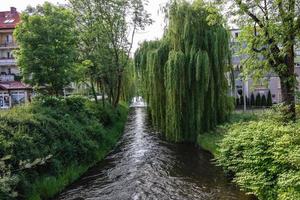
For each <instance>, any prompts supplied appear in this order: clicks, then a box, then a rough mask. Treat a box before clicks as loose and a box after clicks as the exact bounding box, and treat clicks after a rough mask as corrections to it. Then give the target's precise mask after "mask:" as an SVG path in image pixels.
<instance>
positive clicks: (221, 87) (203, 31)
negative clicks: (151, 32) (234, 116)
mask: <svg viewBox="0 0 300 200" xmlns="http://www.w3.org/2000/svg"><path fill="white" fill-rule="evenodd" d="M210 14H211V13H210V11H208V9H207V8H205V6H204V4H203V3H202V2H201V1H196V2H194V3H193V4H190V3H187V2H185V1H180V2H178V1H175V2H174V3H172V4H171V6H170V10H169V26H168V29H167V31H166V33H165V36H164V37H163V39H162V40H159V41H152V42H144V43H143V44H142V45H141V46H140V48H139V49H138V50H137V52H136V53H135V65H136V68H137V71H138V73H139V76H140V77H141V79H142V81H141V82H142V88H143V96H144V97H145V98H146V101H147V102H148V104H149V111H150V114H151V119H152V122H153V125H154V126H155V127H156V128H157V129H159V130H161V131H162V132H164V134H165V136H166V138H167V139H170V140H173V141H195V140H196V138H197V134H199V133H201V132H204V131H208V130H210V129H212V128H214V127H215V126H216V125H217V124H218V123H221V122H223V121H224V120H226V117H227V116H228V114H229V112H230V110H231V108H232V106H230V104H231V101H230V100H229V98H228V97H227V91H228V89H227V80H226V78H225V73H226V72H227V71H228V70H227V69H228V68H229V63H230V62H229V61H230V59H229V58H230V56H229V45H228V41H229V35H228V33H227V31H226V30H225V28H224V27H223V26H222V25H221V24H220V23H211V22H209V21H208V19H209V18H211V16H210Z"/></svg>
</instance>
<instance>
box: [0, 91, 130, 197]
mask: <svg viewBox="0 0 300 200" xmlns="http://www.w3.org/2000/svg"><path fill="white" fill-rule="evenodd" d="M126 111H127V109H126V108H125V107H124V106H120V107H119V108H116V109H113V108H112V107H111V106H109V105H106V107H105V108H102V106H101V105H96V104H95V103H92V102H90V101H88V100H87V99H84V98H82V97H70V98H66V99H62V98H56V97H39V98H38V100H36V101H35V102H34V103H33V104H31V105H27V106H23V107H16V108H14V109H12V110H10V111H6V112H3V113H0V121H1V124H0V159H1V158H3V157H6V156H8V155H10V158H9V159H6V160H5V161H3V162H0V168H2V167H1V165H3V166H4V165H5V166H10V169H11V171H13V175H14V176H13V177H15V176H17V178H18V180H19V182H18V184H17V185H15V186H14V185H12V188H16V191H18V193H19V197H18V199H23V198H25V199H28V198H29V197H30V196H32V195H33V193H35V192H36V191H38V190H37V189H36V188H35V187H38V188H39V191H40V193H44V190H45V188H44V190H42V189H41V186H42V185H45V186H46V185H47V183H48V184H50V182H53V180H56V177H59V176H60V175H61V174H63V173H65V172H66V171H65V170H66V169H67V168H68V167H69V166H80V165H82V164H83V165H84V168H85V166H89V165H91V164H93V163H95V162H96V161H98V160H99V159H100V157H99V156H103V152H107V151H108V150H109V149H110V148H111V147H112V146H113V145H114V144H115V142H116V138H118V136H119V135H120V133H121V131H122V128H123V125H124V123H125V121H126V115H127V112H126ZM108 122H109V123H108ZM49 155H50V156H51V159H49V160H46V161H45V163H44V164H43V165H36V166H34V167H29V168H25V169H24V170H18V169H19V168H20V161H26V162H28V163H31V162H33V163H34V162H35V160H36V159H37V158H40V159H43V158H47V157H49ZM1 163H2V164H1ZM14 171H16V172H17V173H16V172H14ZM0 175H1V176H0V182H1V181H3V178H2V177H4V175H5V174H4V173H3V172H0ZM43 177H44V178H43ZM44 179H45V180H46V181H44ZM48 180H49V181H50V182H49V181H48ZM36 181H40V182H43V184H42V185H41V184H40V185H39V186H38V185H37V184H35V182H36ZM60 181H63V183H64V184H68V181H64V180H63V179H61V180H60ZM64 186H66V185H64ZM0 187H2V185H1V184H0ZM7 188H9V187H7ZM52 188H53V189H52V190H53V191H51V192H49V195H50V194H51V195H53V194H54V191H56V192H57V189H58V187H55V186H54V185H53V187H52ZM3 191H4V190H2V188H1V190H0V199H11V198H12V197H11V196H12V195H11V194H14V193H13V191H10V192H8V191H7V192H5V191H4V192H3ZM36 195H40V194H39V193H38V194H36ZM49 197H51V196H47V195H45V194H43V196H41V198H43V199H44V198H49Z"/></svg>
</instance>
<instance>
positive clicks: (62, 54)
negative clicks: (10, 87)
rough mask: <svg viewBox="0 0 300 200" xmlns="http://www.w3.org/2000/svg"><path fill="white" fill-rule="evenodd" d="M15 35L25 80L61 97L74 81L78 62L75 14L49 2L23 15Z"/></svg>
mask: <svg viewBox="0 0 300 200" xmlns="http://www.w3.org/2000/svg"><path fill="white" fill-rule="evenodd" d="M14 34H15V36H16V39H17V42H18V45H19V47H20V48H19V50H17V52H16V53H17V61H18V65H19V66H20V68H21V72H22V75H23V78H24V80H25V81H26V82H28V83H30V84H31V85H32V86H36V87H38V88H41V87H43V88H44V87H45V88H46V90H45V91H47V92H48V94H50V95H59V94H61V93H62V91H63V88H64V87H65V86H67V85H68V84H69V83H70V82H71V81H72V75H73V69H74V63H75V59H76V32H75V18H74V15H73V13H72V12H71V11H70V10H68V9H66V8H63V7H60V6H55V5H52V4H50V3H45V4H44V5H42V6H37V7H36V8H32V7H31V8H29V9H27V11H26V12H24V13H22V16H21V23H20V24H19V25H18V26H17V28H16V30H15V33H14Z"/></svg>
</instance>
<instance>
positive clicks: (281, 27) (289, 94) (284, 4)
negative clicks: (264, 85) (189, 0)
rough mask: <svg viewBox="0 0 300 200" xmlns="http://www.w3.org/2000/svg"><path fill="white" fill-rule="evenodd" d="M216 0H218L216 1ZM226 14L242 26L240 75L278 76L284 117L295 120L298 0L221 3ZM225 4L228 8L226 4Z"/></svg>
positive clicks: (299, 18)
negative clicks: (235, 16)
mask: <svg viewBox="0 0 300 200" xmlns="http://www.w3.org/2000/svg"><path fill="white" fill-rule="evenodd" d="M217 1H220V0H217ZM223 3H224V4H227V5H226V6H228V7H230V9H229V10H230V13H234V14H235V15H238V17H237V18H236V20H237V22H238V24H239V25H240V26H241V27H243V34H242V37H241V38H240V40H241V42H242V45H243V43H246V44H247V47H246V48H245V49H244V50H243V53H244V54H247V55H248V56H247V58H246V60H245V62H244V69H245V70H244V73H245V74H248V75H251V76H256V75H259V76H260V77H261V76H262V75H264V74H265V73H266V72H267V71H270V70H271V71H273V72H275V73H277V74H278V76H279V77H280V83H281V93H282V100H283V102H284V103H285V105H286V106H287V110H286V112H287V113H286V114H287V115H286V116H289V117H288V118H289V120H295V118H296V113H295V88H296V82H297V80H296V76H295V72H294V69H295V62H294V60H295V52H294V51H295V45H296V43H297V42H298V41H299V39H300V38H299V36H300V1H299V0H230V1H223ZM228 4H229V5H228Z"/></svg>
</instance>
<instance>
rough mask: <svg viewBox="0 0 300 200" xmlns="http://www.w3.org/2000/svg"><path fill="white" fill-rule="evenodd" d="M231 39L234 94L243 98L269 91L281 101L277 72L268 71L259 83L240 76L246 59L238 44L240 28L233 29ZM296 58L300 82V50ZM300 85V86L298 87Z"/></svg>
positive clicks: (274, 99) (296, 71)
mask: <svg viewBox="0 0 300 200" xmlns="http://www.w3.org/2000/svg"><path fill="white" fill-rule="evenodd" d="M230 32H231V41H230V46H231V50H232V64H233V66H234V79H235V91H234V93H235V94H234V96H235V97H236V98H241V95H243V94H244V93H245V95H246V97H248V98H250V96H251V95H252V94H253V95H254V96H257V94H258V93H259V94H260V96H263V95H265V97H267V95H268V93H269V91H270V93H271V96H272V102H273V103H281V102H282V96H281V84H280V79H279V77H278V75H277V74H275V73H272V72H270V73H267V74H266V75H265V76H264V78H263V79H262V80H260V81H259V82H258V83H257V82H256V83H255V82H254V81H253V79H249V80H246V81H243V80H242V79H241V77H240V71H241V68H242V63H241V61H242V60H243V59H244V57H243V55H239V53H238V49H236V46H237V44H238V37H239V35H240V32H241V30H240V29H231V30H230ZM295 54H296V58H295V73H296V75H297V80H298V84H300V50H296V51H295ZM299 88H300V85H299V86H298V89H299Z"/></svg>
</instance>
